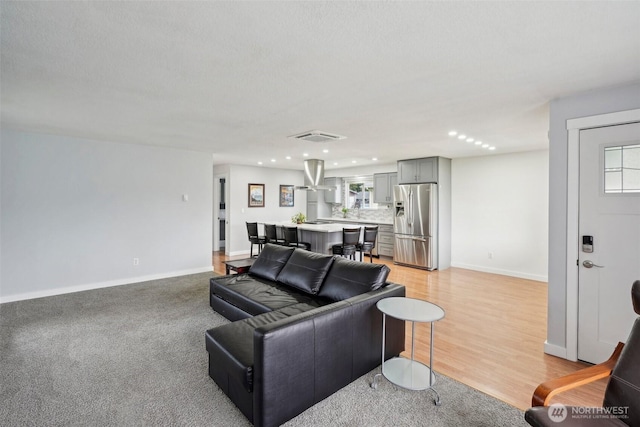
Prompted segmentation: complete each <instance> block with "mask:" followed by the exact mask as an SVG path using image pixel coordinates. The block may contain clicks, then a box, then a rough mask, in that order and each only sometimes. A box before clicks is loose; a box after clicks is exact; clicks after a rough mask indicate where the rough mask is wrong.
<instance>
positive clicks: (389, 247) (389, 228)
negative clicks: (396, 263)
mask: <svg viewBox="0 0 640 427" xmlns="http://www.w3.org/2000/svg"><path fill="white" fill-rule="evenodd" d="M377 246H378V255H384V256H388V257H392V256H393V225H383V224H380V225H378V243H377Z"/></svg>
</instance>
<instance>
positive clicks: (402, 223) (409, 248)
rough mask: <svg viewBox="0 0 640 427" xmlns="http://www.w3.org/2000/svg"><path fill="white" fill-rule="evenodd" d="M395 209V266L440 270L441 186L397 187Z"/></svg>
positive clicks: (394, 191) (395, 188) (394, 196)
mask: <svg viewBox="0 0 640 427" xmlns="http://www.w3.org/2000/svg"><path fill="white" fill-rule="evenodd" d="M393 208H394V219H393V232H394V247H393V262H395V263H397V264H405V265H410V266H414V267H419V268H424V269H427V270H434V269H436V268H438V185H437V184H410V185H396V186H394V188H393Z"/></svg>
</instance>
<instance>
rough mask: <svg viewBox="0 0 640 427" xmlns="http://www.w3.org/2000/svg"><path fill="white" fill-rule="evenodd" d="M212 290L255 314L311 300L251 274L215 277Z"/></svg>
mask: <svg viewBox="0 0 640 427" xmlns="http://www.w3.org/2000/svg"><path fill="white" fill-rule="evenodd" d="M210 288H211V293H212V294H213V295H214V296H216V297H218V298H222V299H223V300H225V301H227V302H228V303H230V304H232V305H234V306H236V307H238V308H239V309H241V310H243V311H245V312H246V313H248V314H250V315H252V316H255V315H257V314H261V313H266V312H269V311H272V310H277V309H279V308H282V307H287V306H289V305H293V304H298V303H307V302H309V301H311V296H310V295H308V294H305V293H302V292H298V291H297V290H295V289H291V288H287V287H285V286H283V285H278V284H277V283H274V282H271V281H267V280H264V279H260V278H259V277H253V276H250V275H249V274H237V275H232V276H223V277H214V278H213V279H211V286H210Z"/></svg>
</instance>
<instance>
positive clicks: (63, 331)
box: [0, 273, 525, 427]
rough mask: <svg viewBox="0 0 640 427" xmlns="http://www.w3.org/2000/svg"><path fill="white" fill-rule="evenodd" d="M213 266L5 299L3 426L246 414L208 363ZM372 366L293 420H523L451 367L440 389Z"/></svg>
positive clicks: (1, 321) (0, 323)
mask: <svg viewBox="0 0 640 427" xmlns="http://www.w3.org/2000/svg"><path fill="white" fill-rule="evenodd" d="M210 277H211V273H204V274H195V275H190V276H184V277H179V278H172V279H163V280H154V281H150V282H145V283H138V284H131V285H125V286H117V287H112V288H106V289H99V290H92V291H86V292H78V293H74V294H67V295H59V296H53V297H48V298H39V299H34V300H28V301H19V302H13V303H6V304H2V305H0V424H1V425H2V426H148V425H158V426H248V425H250V424H249V423H248V421H247V420H246V419H245V418H244V417H243V416H242V414H241V413H240V412H239V411H238V410H237V409H236V407H235V406H234V405H233V403H231V402H230V401H229V400H228V398H227V397H226V396H225V395H224V393H222V392H221V391H220V390H219V389H218V387H217V386H216V385H215V383H214V382H213V381H212V380H211V379H210V378H209V376H208V374H207V352H206V350H205V345H204V332H205V330H206V329H208V328H211V327H214V326H216V325H220V324H222V323H225V322H227V320H225V319H224V318H223V317H222V316H220V315H218V314H217V313H215V312H214V311H213V310H211V308H210V307H209V302H208V279H209V278H210ZM378 371H379V369H378V370H375V371H374V372H372V373H370V374H368V375H365V376H363V377H362V378H360V379H358V380H357V381H355V382H353V383H352V384H350V385H348V386H347V387H345V388H344V389H342V390H340V391H338V392H337V393H335V394H334V395H332V396H330V397H329V398H327V399H325V400H324V401H322V402H320V403H319V404H318V405H316V406H314V407H312V408H310V409H309V410H307V411H306V412H304V413H302V414H301V415H299V416H298V417H296V418H294V419H293V420H291V421H289V422H288V423H286V426H300V427H302V426H305V427H306V426H330V425H335V426H347V425H348V426H462V425H465V426H518V425H525V423H524V421H523V414H522V412H521V411H519V410H518V409H516V408H514V407H511V406H509V405H507V404H505V403H503V402H500V401H498V400H496V399H494V398H492V397H489V396H487V395H485V394H483V393H481V392H479V391H476V390H474V389H472V388H469V387H467V386H465V385H463V384H461V383H459V382H457V381H454V380H452V379H450V378H447V377H445V376H443V375H439V376H438V382H437V387H436V389H437V390H438V392H439V393H440V396H441V398H442V401H443V404H442V406H440V407H436V406H434V405H433V403H432V395H431V393H430V392H411V391H407V390H403V389H395V388H394V387H393V386H392V385H391V384H389V383H388V382H387V381H386V380H382V381H381V382H380V385H379V387H378V390H373V389H371V388H370V387H369V382H370V381H371V379H372V377H373V374H374V373H375V372H378Z"/></svg>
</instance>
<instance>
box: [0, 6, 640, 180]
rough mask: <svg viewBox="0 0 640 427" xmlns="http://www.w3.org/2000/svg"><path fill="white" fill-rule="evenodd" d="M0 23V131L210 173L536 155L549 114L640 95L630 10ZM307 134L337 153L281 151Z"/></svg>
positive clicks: (101, 13)
mask: <svg viewBox="0 0 640 427" xmlns="http://www.w3.org/2000/svg"><path fill="white" fill-rule="evenodd" d="M0 8H1V9H0V12H1V49H2V51H1V54H2V56H1V58H0V60H1V80H0V84H1V90H2V93H1V107H2V110H1V113H2V117H1V119H2V122H1V124H2V126H3V127H5V128H11V129H18V130H25V131H34V132H43V133H53V134H62V135H71V136H78V137H84V138H93V139H100V140H108V141H117V142H130V143H139V144H151V145H159V146H166V147H179V148H187V149H194V150H204V151H210V152H213V153H214V163H215V164H223V163H233V164H249V165H255V164H256V163H257V162H258V161H263V162H265V166H274V167H284V168H293V169H302V159H303V157H302V153H303V152H308V153H309V155H310V157H311V158H322V159H325V160H327V169H330V168H332V167H336V166H333V162H334V161H337V162H339V163H340V164H339V165H338V166H337V167H345V166H352V165H353V164H352V163H351V161H352V160H356V161H357V162H358V164H359V165H363V164H370V163H372V161H371V157H373V156H375V157H377V158H378V162H379V163H391V162H394V161H396V160H398V159H402V158H412V157H423V156H432V155H440V156H447V157H454V158H455V157H464V156H476V155H483V154H489V153H492V154H500V153H508V152H516V151H525V150H535V149H545V148H547V147H548V140H547V130H548V104H549V101H550V100H552V99H554V98H557V97H563V96H566V95H569V94H573V93H576V92H582V91H587V90H591V89H596V88H602V87H607V86H613V85H620V84H626V83H631V82H634V81H638V80H640V2H639V1H630V2H613V1H596V2H575V1H572V2H562V1H555V2H523V1H512V2H507V1H501V2H468V1H465V2H426V1H425V2H307V1H305V2H292V1H287V2H191V1H178V2H159V1H156V2H153V1H151V2H115V1H113V2H112V1H105V2H96V1H94V2H75V1H73V2H30V1H19V2H9V1H2V2H1V5H0ZM312 129H319V130H322V131H326V132H331V133H337V134H340V135H345V136H347V139H345V140H342V141H334V142H328V143H320V144H319V143H311V142H301V141H297V140H293V139H289V138H287V136H288V135H293V134H297V133H300V132H304V131H308V130H312ZM452 129H455V130H458V131H461V132H464V133H466V134H467V135H469V136H471V137H474V138H476V139H481V140H483V141H484V142H487V143H489V144H491V145H494V146H496V147H497V148H496V150H495V151H492V152H489V151H487V150H483V149H482V148H478V147H476V146H475V145H473V144H471V143H465V142H462V141H459V140H457V139H456V138H453V137H449V136H448V135H447V133H448V132H449V131H450V130H452ZM323 148H327V149H328V150H329V153H327V154H325V153H322V149H323ZM287 155H289V156H292V159H291V160H285V156H287ZM272 158H273V159H275V160H276V162H275V163H271V161H270V159H272Z"/></svg>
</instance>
